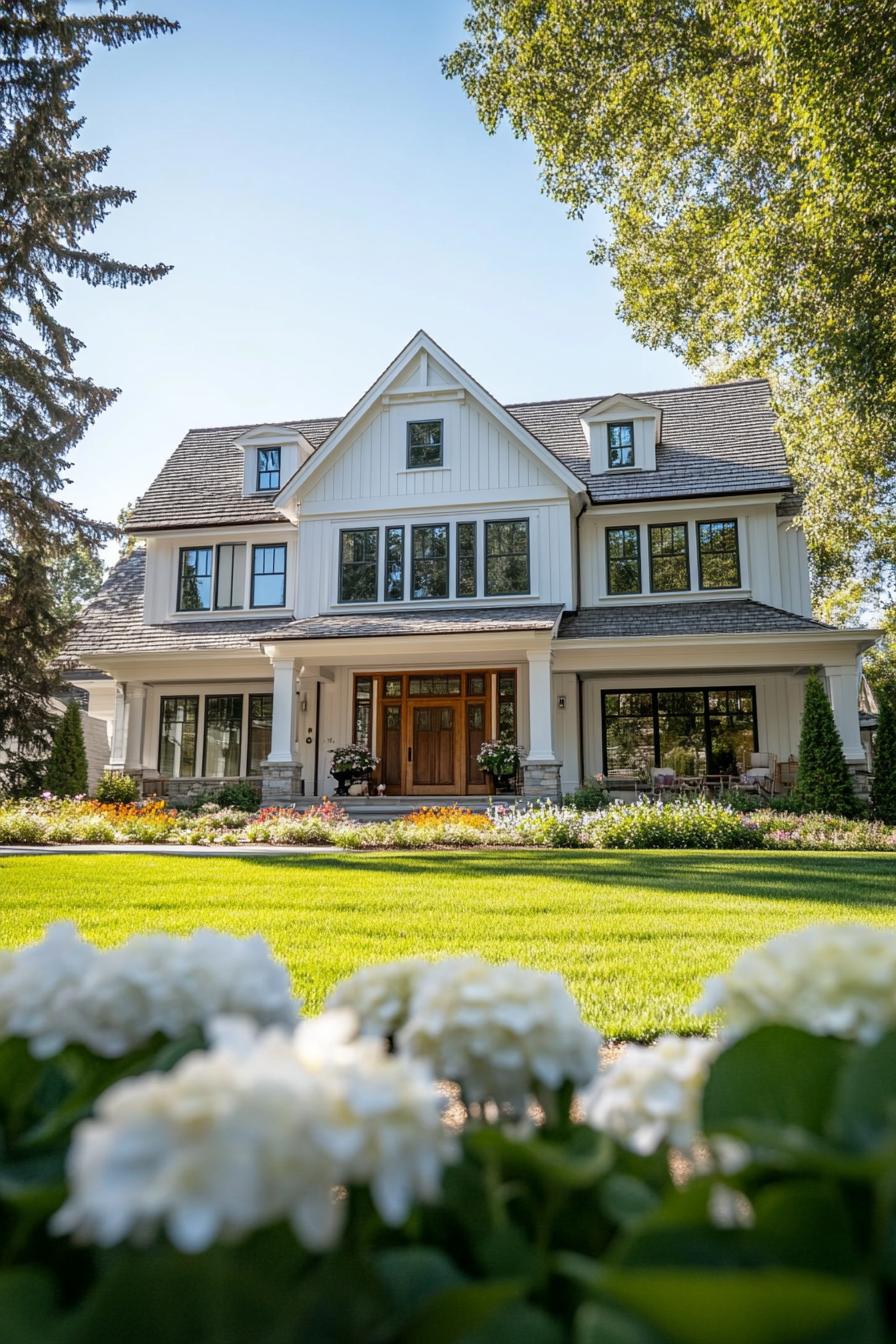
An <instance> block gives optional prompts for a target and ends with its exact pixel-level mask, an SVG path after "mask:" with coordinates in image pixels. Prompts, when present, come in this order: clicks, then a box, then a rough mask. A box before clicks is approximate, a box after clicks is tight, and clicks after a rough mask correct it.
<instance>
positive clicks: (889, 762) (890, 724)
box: [871, 691, 896, 826]
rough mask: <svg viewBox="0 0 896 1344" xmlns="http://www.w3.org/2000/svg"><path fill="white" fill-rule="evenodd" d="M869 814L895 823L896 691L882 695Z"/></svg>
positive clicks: (876, 819) (894, 824) (890, 823)
mask: <svg viewBox="0 0 896 1344" xmlns="http://www.w3.org/2000/svg"><path fill="white" fill-rule="evenodd" d="M871 815H872V816H873V817H874V819H875V821H885V822H887V824H888V825H890V826H896V695H894V693H893V692H892V691H888V692H886V693H885V694H883V695H882V696H881V699H880V712H879V717H878V721H877V743H876V749H875V756H874V778H873V780H872V781H871Z"/></svg>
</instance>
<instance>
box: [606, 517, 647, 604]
mask: <svg viewBox="0 0 896 1344" xmlns="http://www.w3.org/2000/svg"><path fill="white" fill-rule="evenodd" d="M640 591H641V532H640V529H639V528H637V527H608V528H607V592H608V593H610V594H611V595H616V594H619V593H640Z"/></svg>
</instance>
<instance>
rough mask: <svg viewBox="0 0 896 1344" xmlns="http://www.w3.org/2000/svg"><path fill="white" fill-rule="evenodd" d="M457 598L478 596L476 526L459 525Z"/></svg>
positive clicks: (472, 524) (470, 524)
mask: <svg viewBox="0 0 896 1344" xmlns="http://www.w3.org/2000/svg"><path fill="white" fill-rule="evenodd" d="M457 596H458V597H475V596H476V524H475V523H458V525H457Z"/></svg>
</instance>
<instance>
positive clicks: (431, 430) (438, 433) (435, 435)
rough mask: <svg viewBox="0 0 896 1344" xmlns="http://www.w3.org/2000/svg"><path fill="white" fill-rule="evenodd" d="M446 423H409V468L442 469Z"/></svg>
mask: <svg viewBox="0 0 896 1344" xmlns="http://www.w3.org/2000/svg"><path fill="white" fill-rule="evenodd" d="M443 428H444V421H442V420H409V421H408V466H409V467H440V466H441V465H442V439H443Z"/></svg>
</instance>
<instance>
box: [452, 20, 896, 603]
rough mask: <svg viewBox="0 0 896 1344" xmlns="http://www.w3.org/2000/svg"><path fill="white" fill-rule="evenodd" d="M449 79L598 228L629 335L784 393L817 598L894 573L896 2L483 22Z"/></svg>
mask: <svg viewBox="0 0 896 1344" xmlns="http://www.w3.org/2000/svg"><path fill="white" fill-rule="evenodd" d="M471 5H472V12H471V14H470V15H469V17H468V18H467V20H466V28H467V31H468V38H467V40H466V41H464V42H463V43H461V45H460V46H459V47H458V48H457V50H456V51H455V52H453V53H452V54H451V55H450V56H449V57H447V58H446V60H445V61H444V69H445V71H446V73H447V74H448V75H449V76H454V77H457V78H459V79H460V80H461V82H462V84H463V87H464V89H465V90H466V92H467V93H468V95H469V96H470V97H471V98H472V100H473V101H474V103H475V105H476V108H477V111H478V113H479V117H480V119H481V121H482V122H483V123H484V125H485V127H486V128H487V129H488V130H489V131H490V132H492V131H494V130H495V129H496V128H497V126H498V124H499V122H500V121H501V120H502V118H504V117H506V118H507V119H508V120H509V122H510V125H511V126H512V128H513V130H514V132H515V133H516V134H518V135H526V136H529V137H531V139H532V141H533V143H534V146H535V149H536V152H537V157H538V163H539V166H540V169H541V173H542V177H543V182H544V186H545V189H546V191H547V192H548V194H549V195H551V196H552V197H554V198H555V199H556V200H558V201H560V202H562V203H563V204H564V205H566V206H567V207H568V208H569V210H570V212H571V213H573V214H574V215H581V214H582V213H583V212H584V211H585V209H586V208H587V207H589V206H591V205H593V204H598V205H600V206H601V207H603V209H604V211H605V212H606V215H607V217H608V220H609V223H610V226H611V232H612V240H611V241H610V242H603V241H598V243H597V245H596V247H595V250H594V257H595V259H596V260H609V261H610V262H611V263H612V265H613V267H614V270H615V278H616V281H617V283H618V286H619V288H620V290H621V293H622V301H621V305H620V313H621V315H622V317H623V318H624V319H625V320H626V321H627V322H628V323H629V324H630V325H631V326H632V328H633V330H634V332H635V335H636V336H637V338H638V339H639V340H640V341H642V342H643V343H645V344H646V345H648V346H651V347H660V346H663V347H667V348H669V349H672V350H674V351H675V352H676V353H677V354H678V355H680V356H681V357H682V358H684V359H685V360H686V361H687V362H688V363H689V364H690V365H692V366H694V367H698V368H702V369H704V370H705V371H710V372H711V373H712V375H714V376H729V375H738V374H759V375H763V376H768V377H770V378H771V380H772V384H773V389H774V394H775V405H776V409H777V410H778V412H779V414H780V421H779V425H780V430H781V433H782V437H783V438H784V442H785V446H786V448H787V451H788V456H789V460H790V463H791V468H792V471H793V473H794V476H795V479H796V482H797V484H798V486H799V488H800V489H801V490H802V491H804V492H805V510H804V515H803V522H804V526H805V528H806V532H807V536H808V539H809V542H810V546H811V549H812V556H813V562H814V572H815V579H816V588H817V595H818V597H819V598H820V599H827V600H828V602H829V604H830V609H832V610H837V611H839V612H840V613H841V614H843V613H845V614H853V613H854V612H855V610H856V609H857V608H858V606H859V604H860V603H861V601H862V600H863V598H864V597H865V596H866V595H867V593H868V592H869V591H872V590H876V591H877V592H878V593H879V592H881V591H883V592H884V594H885V595H886V596H888V597H889V598H890V599H892V597H893V587H894V567H896V489H894V474H893V468H894V465H896V228H894V224H893V220H894V215H896V136H894V134H893V128H894V124H896V27H894V24H893V21H892V6H891V4H890V3H889V0H863V3H862V4H851V5H847V4H842V3H840V0H698V3H696V4H693V3H690V0H596V3H593V4H585V3H582V0H540V2H539V3H532V0H471Z"/></svg>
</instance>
